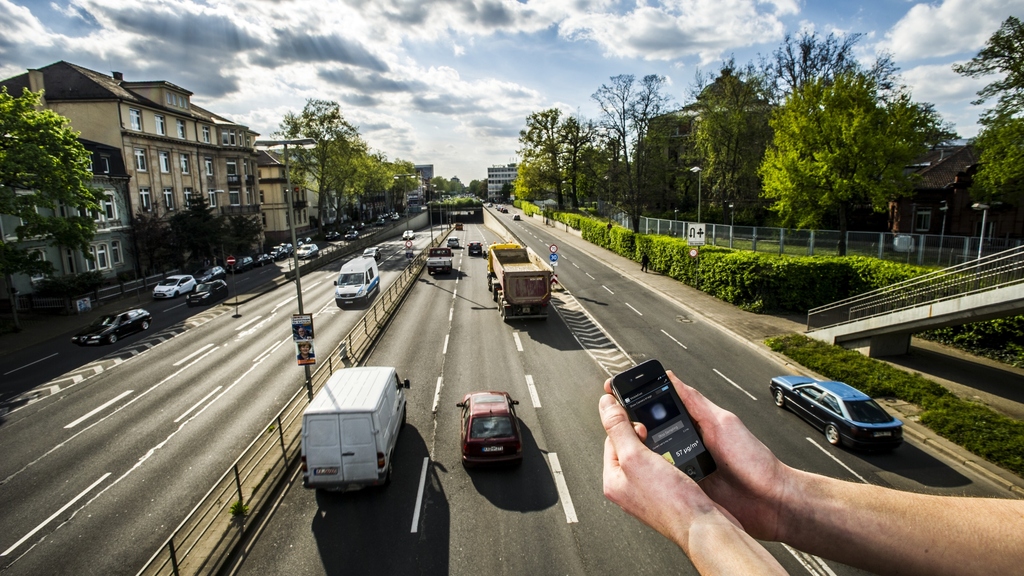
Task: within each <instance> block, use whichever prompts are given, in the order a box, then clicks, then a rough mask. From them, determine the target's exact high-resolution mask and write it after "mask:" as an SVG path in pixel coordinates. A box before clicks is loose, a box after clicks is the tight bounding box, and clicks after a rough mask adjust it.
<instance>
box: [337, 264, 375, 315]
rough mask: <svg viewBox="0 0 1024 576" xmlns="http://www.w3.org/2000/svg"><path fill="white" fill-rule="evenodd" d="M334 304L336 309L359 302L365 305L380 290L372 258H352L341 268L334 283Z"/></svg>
mask: <svg viewBox="0 0 1024 576" xmlns="http://www.w3.org/2000/svg"><path fill="white" fill-rule="evenodd" d="M334 285H335V286H337V288H335V289H334V303H335V304H337V305H338V308H344V307H345V305H346V304H353V303H355V302H360V303H362V304H366V303H368V302H369V301H370V298H373V296H374V294H376V293H377V292H378V291H379V290H380V273H379V272H378V270H377V261H376V260H374V259H373V258H363V257H360V258H353V259H352V260H349V261H348V262H346V263H345V265H344V266H342V267H341V273H339V274H338V279H337V280H335V281H334Z"/></svg>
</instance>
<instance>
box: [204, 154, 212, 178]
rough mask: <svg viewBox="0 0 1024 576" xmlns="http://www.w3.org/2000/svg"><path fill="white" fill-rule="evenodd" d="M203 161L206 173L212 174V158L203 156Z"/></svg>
mask: <svg viewBox="0 0 1024 576" xmlns="http://www.w3.org/2000/svg"><path fill="white" fill-rule="evenodd" d="M204 163H205V164H206V175H207V176H213V158H205V159H204Z"/></svg>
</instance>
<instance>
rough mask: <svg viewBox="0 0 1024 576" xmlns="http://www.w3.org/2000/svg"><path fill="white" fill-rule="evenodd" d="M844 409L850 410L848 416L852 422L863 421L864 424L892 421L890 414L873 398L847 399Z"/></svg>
mask: <svg viewBox="0 0 1024 576" xmlns="http://www.w3.org/2000/svg"><path fill="white" fill-rule="evenodd" d="M846 409H847V410H849V411H850V418H852V419H853V421H854V422H863V423H865V424H885V423H886V422H892V416H890V415H889V413H888V412H886V411H885V410H884V409H883V408H882V407H881V406H879V405H878V404H877V403H876V402H875V401H874V400H854V401H847V402H846Z"/></svg>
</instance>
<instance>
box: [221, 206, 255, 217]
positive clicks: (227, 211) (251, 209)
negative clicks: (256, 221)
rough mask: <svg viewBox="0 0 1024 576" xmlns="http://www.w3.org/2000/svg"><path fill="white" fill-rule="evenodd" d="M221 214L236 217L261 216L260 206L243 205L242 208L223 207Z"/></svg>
mask: <svg viewBox="0 0 1024 576" xmlns="http://www.w3.org/2000/svg"><path fill="white" fill-rule="evenodd" d="M220 213H221V214H223V215H224V216H234V215H238V214H259V213H260V206H259V204H243V205H240V206H221V207H220Z"/></svg>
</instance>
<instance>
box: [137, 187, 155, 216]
mask: <svg viewBox="0 0 1024 576" xmlns="http://www.w3.org/2000/svg"><path fill="white" fill-rule="evenodd" d="M139 206H140V207H141V208H142V211H143V212H149V211H150V210H152V209H153V204H152V201H151V200H150V198H149V188H139Z"/></svg>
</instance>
